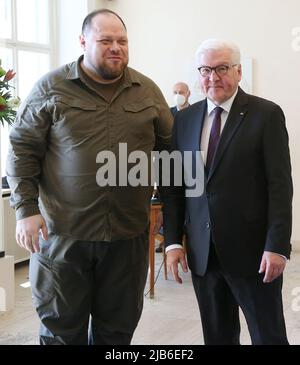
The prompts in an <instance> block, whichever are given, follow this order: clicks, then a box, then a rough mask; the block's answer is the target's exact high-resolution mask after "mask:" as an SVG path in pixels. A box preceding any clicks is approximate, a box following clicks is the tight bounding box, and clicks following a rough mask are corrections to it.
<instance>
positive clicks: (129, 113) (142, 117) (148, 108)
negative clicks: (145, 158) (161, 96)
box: [123, 98, 158, 143]
mask: <svg viewBox="0 0 300 365" xmlns="http://www.w3.org/2000/svg"><path fill="white" fill-rule="evenodd" d="M123 109H124V112H125V118H126V127H127V132H128V134H130V136H131V137H137V138H139V139H142V140H143V141H145V142H146V141H148V142H149V143H151V142H152V141H153V140H154V138H155V137H154V123H155V120H156V119H158V113H157V110H156V108H155V104H154V102H153V100H151V99H147V98H146V99H143V100H137V101H136V102H134V103H130V104H125V105H124V106H123Z"/></svg>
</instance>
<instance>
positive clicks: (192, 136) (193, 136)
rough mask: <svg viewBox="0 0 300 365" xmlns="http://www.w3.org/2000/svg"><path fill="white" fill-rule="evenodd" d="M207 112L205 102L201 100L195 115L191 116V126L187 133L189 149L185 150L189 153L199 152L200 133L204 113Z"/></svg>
mask: <svg viewBox="0 0 300 365" xmlns="http://www.w3.org/2000/svg"><path fill="white" fill-rule="evenodd" d="M206 110H207V102H206V100H203V101H201V102H200V103H199V107H198V108H197V110H196V113H194V114H193V116H192V125H191V127H192V128H191V130H190V132H189V133H188V136H189V138H188V141H187V145H189V148H188V149H187V150H191V151H200V149H201V148H200V143H201V133H202V128H203V124H204V120H205V113H206Z"/></svg>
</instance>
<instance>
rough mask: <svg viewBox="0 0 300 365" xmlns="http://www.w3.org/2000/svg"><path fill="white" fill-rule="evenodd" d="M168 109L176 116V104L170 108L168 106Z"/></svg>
mask: <svg viewBox="0 0 300 365" xmlns="http://www.w3.org/2000/svg"><path fill="white" fill-rule="evenodd" d="M170 111H171V113H172V115H173V117H174V118H175V117H176V114H177V113H178V109H177V107H176V106H172V108H170Z"/></svg>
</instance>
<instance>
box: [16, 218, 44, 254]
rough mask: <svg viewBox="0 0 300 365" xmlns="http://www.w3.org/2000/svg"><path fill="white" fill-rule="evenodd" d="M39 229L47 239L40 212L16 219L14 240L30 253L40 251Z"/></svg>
mask: <svg viewBox="0 0 300 365" xmlns="http://www.w3.org/2000/svg"><path fill="white" fill-rule="evenodd" d="M40 230H41V231H42V237H43V239H44V240H48V232H47V226H46V222H45V220H44V218H43V217H42V216H41V215H40V214H39V215H34V216H32V217H28V218H24V219H21V220H19V221H17V228H16V240H17V243H18V245H19V246H21V247H22V248H25V249H26V250H27V251H29V252H31V253H34V252H40V245H39V231H40Z"/></svg>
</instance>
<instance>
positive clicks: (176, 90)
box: [170, 82, 191, 117]
mask: <svg viewBox="0 0 300 365" xmlns="http://www.w3.org/2000/svg"><path fill="white" fill-rule="evenodd" d="M173 95H174V102H175V106H173V107H172V108H170V110H171V113H172V114H173V117H175V116H176V114H177V113H178V112H179V111H180V110H182V109H185V108H187V107H188V106H189V105H190V104H189V97H190V95H191V92H190V89H189V86H188V85H187V84H186V83H185V82H177V83H176V84H175V85H174V86H173Z"/></svg>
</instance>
